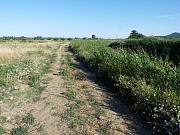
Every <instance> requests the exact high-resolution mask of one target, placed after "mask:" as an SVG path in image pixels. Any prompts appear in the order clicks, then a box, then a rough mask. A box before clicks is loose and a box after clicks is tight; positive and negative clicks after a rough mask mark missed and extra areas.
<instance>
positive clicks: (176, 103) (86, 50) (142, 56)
mask: <svg viewBox="0 0 180 135" xmlns="http://www.w3.org/2000/svg"><path fill="white" fill-rule="evenodd" d="M72 44H73V46H72V48H74V52H75V53H76V54H77V56H78V58H79V59H80V60H82V61H83V62H85V63H87V64H88V66H89V68H90V69H91V70H92V69H94V70H97V71H98V72H100V73H101V75H102V77H103V79H106V80H109V84H110V85H111V86H116V88H118V89H119V93H120V94H121V95H122V96H124V97H125V98H126V99H127V101H128V102H130V103H131V104H132V105H133V108H134V110H135V111H136V112H139V113H140V114H142V115H143V117H144V118H145V119H146V121H147V122H148V123H150V126H151V127H152V129H153V132H154V133H155V134H167V133H170V134H175V135H176V134H179V133H180V131H179V127H180V117H179V115H180V92H179V89H180V83H179V82H180V68H179V67H178V66H174V65H172V64H171V63H169V62H168V61H167V60H162V59H159V58H156V57H154V56H151V55H149V54H147V53H145V52H144V51H140V50H139V51H136V52H129V51H127V50H126V49H123V48H121V49H117V50H116V49H112V48H110V47H108V45H109V44H110V41H104V40H102V41H101V40H99V41H89V40H84V41H83V40H76V41H74V42H73V43H72Z"/></svg>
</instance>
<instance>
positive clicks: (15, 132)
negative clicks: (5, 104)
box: [10, 126, 28, 135]
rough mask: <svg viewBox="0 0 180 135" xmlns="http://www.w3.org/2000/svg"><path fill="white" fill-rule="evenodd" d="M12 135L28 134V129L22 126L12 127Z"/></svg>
mask: <svg viewBox="0 0 180 135" xmlns="http://www.w3.org/2000/svg"><path fill="white" fill-rule="evenodd" d="M10 135H28V129H27V128H24V127H21V126H20V127H18V128H14V129H12V131H11V133H10Z"/></svg>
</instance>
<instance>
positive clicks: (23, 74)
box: [0, 42, 59, 103]
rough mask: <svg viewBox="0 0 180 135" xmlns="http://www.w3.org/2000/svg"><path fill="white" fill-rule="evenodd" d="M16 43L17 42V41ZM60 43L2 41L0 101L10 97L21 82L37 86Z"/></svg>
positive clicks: (0, 48)
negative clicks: (38, 43) (37, 43)
mask: <svg viewBox="0 0 180 135" xmlns="http://www.w3.org/2000/svg"><path fill="white" fill-rule="evenodd" d="M15 43H16V42H15ZM57 44H58V43H51V44H49V43H47V44H46V43H44V44H40V45H36V44H29V43H24V44H18V43H17V44H14V42H10V43H9V42H8V43H0V52H2V53H0V75H1V76H0V102H1V103H2V102H3V101H4V100H5V99H7V98H9V96H10V95H11V92H13V91H15V90H17V88H16V87H17V86H18V85H20V84H26V85H29V86H31V87H35V85H36V83H37V82H38V80H39V79H40V78H41V77H42V75H43V74H44V73H46V72H47V71H48V69H49V66H50V64H51V63H52V60H53V59H54V57H55V54H54V53H55V52H56V50H57V48H58V46H59V45H57Z"/></svg>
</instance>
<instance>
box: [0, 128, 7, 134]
mask: <svg viewBox="0 0 180 135" xmlns="http://www.w3.org/2000/svg"><path fill="white" fill-rule="evenodd" d="M5 133H6V130H5V129H4V128H2V127H1V126H0V135H3V134H5Z"/></svg>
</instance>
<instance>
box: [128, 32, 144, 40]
mask: <svg viewBox="0 0 180 135" xmlns="http://www.w3.org/2000/svg"><path fill="white" fill-rule="evenodd" d="M144 37H145V36H144V35H143V34H141V33H138V32H137V31H136V30H132V31H131V34H130V36H129V37H128V38H136V39H138V38H144Z"/></svg>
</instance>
